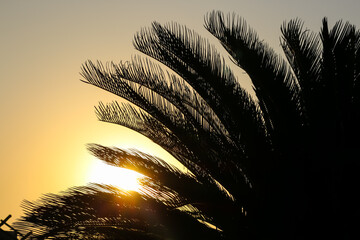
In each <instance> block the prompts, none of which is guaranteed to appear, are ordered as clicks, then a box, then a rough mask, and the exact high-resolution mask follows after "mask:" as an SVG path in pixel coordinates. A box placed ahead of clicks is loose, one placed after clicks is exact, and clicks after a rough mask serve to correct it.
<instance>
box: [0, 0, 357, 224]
mask: <svg viewBox="0 0 360 240" xmlns="http://www.w3.org/2000/svg"><path fill="white" fill-rule="evenodd" d="M359 9H360V1H358V0H341V1H340V0H303V1H294V0H191V1H190V0H178V1H173V0H152V1H149V0H134V1H122V0H57V1H55V0H23V1H19V0H0V81H1V85H0V110H1V115H0V219H4V218H5V217H6V216H7V215H8V214H12V216H13V217H12V218H11V221H10V222H12V221H14V220H15V219H16V218H18V217H20V216H21V214H22V210H21V208H20V204H21V202H22V200H23V199H27V200H31V201H34V200H36V199H38V198H39V197H40V196H41V195H42V194H44V193H49V192H51V193H58V192H60V191H63V190H66V189H67V188H69V187H72V186H80V185H86V184H87V182H88V181H89V172H91V171H93V169H94V166H98V165H97V164H98V161H99V160H97V159H95V158H94V157H93V156H92V155H90V154H89V153H88V152H87V150H86V144H87V143H98V144H102V145H105V146H116V147H119V148H137V149H140V150H142V151H145V152H148V153H150V154H154V155H157V156H160V157H162V158H164V159H171V157H170V156H169V154H167V153H166V152H165V151H164V150H162V149H161V148H160V147H159V146H157V145H155V144H154V143H152V142H151V141H150V140H148V139H146V138H144V137H142V136H141V135H139V134H137V133H135V132H133V131H130V130H127V129H125V128H124V127H120V126H117V125H112V124H109V123H102V122H99V121H98V120H97V119H96V116H95V114H94V106H95V105H97V104H98V102H99V101H104V102H109V101H112V100H119V98H118V97H116V96H114V95H112V94H110V93H107V92H105V91H103V90H101V89H98V88H96V87H94V86H90V85H87V84H84V83H82V82H81V81H80V79H81V76H80V74H79V72H80V67H81V64H83V63H84V62H85V61H86V60H88V59H90V60H101V61H102V62H107V61H114V62H119V61H120V60H123V61H124V60H130V59H131V56H134V55H136V54H139V53H137V52H136V50H135V49H134V48H133V46H132V40H133V35H134V34H135V33H136V32H137V31H139V30H140V29H141V28H142V27H148V26H150V24H151V22H153V21H158V22H160V23H167V22H171V21H174V22H178V23H180V24H183V25H186V26H188V27H189V28H190V29H194V30H195V31H197V32H198V33H199V34H201V35H202V36H204V37H206V38H209V39H210V40H211V41H212V42H213V43H214V44H218V43H217V42H216V41H215V40H214V38H213V37H212V36H211V35H210V34H209V33H208V32H206V30H205V29H204V28H203V24H204V15H205V14H206V13H207V12H210V11H212V10H221V11H223V12H224V13H233V12H234V13H236V14H238V15H240V16H242V17H243V18H244V19H246V21H247V22H248V24H249V25H250V26H251V27H252V28H254V29H255V30H256V31H257V32H258V34H259V36H260V38H261V39H264V40H265V41H266V42H268V43H269V45H270V46H271V47H273V48H274V49H275V51H277V52H279V53H280V52H281V49H280V46H279V38H280V26H281V24H282V23H283V22H284V21H288V20H290V19H293V18H296V17H298V18H300V19H302V20H303V21H304V22H305V26H306V27H307V28H309V29H310V30H313V31H316V32H318V31H319V30H320V26H321V19H322V18H323V17H324V16H326V17H328V19H329V22H330V24H333V23H335V21H336V20H339V19H343V20H346V21H350V22H351V23H353V24H355V25H356V26H360V15H359V14H358V11H359ZM217 46H218V47H219V48H220V46H219V45H217ZM224 56H225V57H226V55H225V54H224ZM226 58H227V57H226Z"/></svg>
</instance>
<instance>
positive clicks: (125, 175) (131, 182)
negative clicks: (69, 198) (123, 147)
mask: <svg viewBox="0 0 360 240" xmlns="http://www.w3.org/2000/svg"><path fill="white" fill-rule="evenodd" d="M141 177H143V175H141V174H140V173H137V172H135V171H132V170H128V169H125V168H119V167H114V166H110V165H108V164H106V163H104V162H102V161H100V160H96V161H95V162H94V163H93V164H92V167H91V168H90V171H89V174H88V179H87V180H88V182H91V183H102V184H108V185H113V186H115V187H118V188H121V189H123V190H126V191H139V188H140V184H139V181H138V179H139V178H141Z"/></svg>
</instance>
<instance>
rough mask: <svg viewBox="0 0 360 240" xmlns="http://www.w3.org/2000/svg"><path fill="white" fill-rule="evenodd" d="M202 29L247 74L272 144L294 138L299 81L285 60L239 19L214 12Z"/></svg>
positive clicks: (298, 115)
mask: <svg viewBox="0 0 360 240" xmlns="http://www.w3.org/2000/svg"><path fill="white" fill-rule="evenodd" d="M205 28H206V29H207V30H208V31H209V32H210V33H211V34H213V35H214V36H215V37H216V38H218V39H219V40H220V42H221V44H222V45H223V46H224V48H225V49H226V50H227V51H228V53H229V54H230V55H231V56H232V58H233V59H234V61H235V62H236V63H237V64H238V66H239V67H241V68H242V69H244V70H245V71H246V73H247V74H248V75H249V77H250V79H251V81H252V83H253V85H254V89H255V93H256V96H257V98H258V100H259V105H260V108H261V111H262V114H263V117H264V120H265V123H266V128H267V132H268V133H269V134H271V135H272V137H271V139H273V144H280V145H283V144H284V145H287V144H288V143H289V142H282V143H281V142H278V141H280V139H293V138H292V137H291V136H293V135H294V131H298V128H299V126H301V125H302V119H301V116H302V114H303V110H302V106H301V102H300V100H299V97H300V96H299V87H298V84H297V83H296V81H295V78H294V76H293V75H292V73H291V71H290V69H289V68H288V66H287V65H286V63H285V62H284V61H283V60H280V58H279V57H278V56H277V55H276V54H275V53H274V52H273V50H272V49H270V48H269V46H268V45H266V44H264V43H263V41H261V40H259V38H258V36H257V34H256V33H255V31H254V30H252V29H251V28H249V27H248V26H247V24H246V22H245V21H244V20H243V19H242V18H239V17H236V16H235V15H230V14H228V15H227V16H226V17H224V15H223V14H222V13H221V12H215V11H214V12H211V13H210V14H209V15H208V16H207V17H206V22H205ZM276 139H277V140H276Z"/></svg>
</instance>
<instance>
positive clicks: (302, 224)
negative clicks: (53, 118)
mask: <svg viewBox="0 0 360 240" xmlns="http://www.w3.org/2000/svg"><path fill="white" fill-rule="evenodd" d="M205 28H206V29H207V30H208V31H209V32H210V33H211V34H212V35H213V36H215V37H216V38H217V39H218V40H219V41H220V43H221V44H222V46H223V47H224V48H225V50H226V51H227V52H228V53H229V55H230V58H231V60H232V61H233V62H234V63H235V65H236V66H237V67H240V68H241V69H243V70H244V71H245V72H246V73H247V75H248V76H249V78H250V79H251V81H252V86H253V89H254V92H255V95H256V96H251V95H250V94H249V93H248V92H247V91H246V90H244V89H243V88H242V87H241V84H240V82H239V81H238V78H237V77H236V76H235V75H234V73H233V72H232V70H231V68H230V67H229V66H228V65H227V64H226V62H225V61H224V59H223V58H222V57H221V56H220V54H219V53H218V52H217V51H216V49H215V48H214V47H213V46H212V45H210V44H209V43H208V41H206V40H205V39H203V38H202V37H200V36H199V35H198V34H196V33H195V32H193V31H191V30H189V29H187V28H186V27H184V26H181V25H178V24H176V23H171V24H167V25H161V24H159V23H157V22H154V23H153V24H152V26H151V28H148V29H143V30H141V31H140V32H138V33H137V34H136V35H135V38H134V45H135V48H136V49H137V50H139V51H140V52H141V53H143V54H145V55H147V57H143V56H137V57H134V58H133V59H132V61H130V62H120V63H119V64H115V63H108V64H106V65H103V64H102V63H101V62H97V63H94V62H91V61H88V62H86V63H85V64H84V65H83V66H82V73H81V75H82V76H83V79H84V80H83V81H84V82H85V83H88V84H92V85H94V86H97V87H99V88H102V89H104V90H106V91H109V92H111V93H113V94H115V95H117V96H120V97H121V98H123V99H125V100H127V101H128V102H127V103H117V102H113V103H109V104H104V103H100V104H99V106H98V107H96V114H97V117H98V118H99V120H100V121H104V122H109V123H114V124H119V125H122V126H125V127H128V128H130V129H132V130H135V131H137V132H139V133H141V134H143V135H144V136H146V137H148V138H149V139H151V140H152V141H153V142H155V143H157V144H159V145H160V146H161V147H163V148H164V149H165V150H166V151H168V152H169V153H170V154H171V155H172V156H173V157H174V158H175V159H177V160H178V161H179V162H180V163H182V164H183V165H184V166H185V167H186V169H187V171H182V170H180V169H178V168H176V167H174V166H173V165H172V164H170V163H168V162H167V161H165V160H163V159H160V158H157V157H155V156H150V155H148V154H145V153H142V152H140V151H136V150H122V149H119V148H115V147H104V146H100V145H96V144H90V145H89V146H88V149H89V151H90V152H91V153H92V154H93V155H95V156H96V157H98V158H99V159H101V160H103V161H105V162H106V163H108V164H111V165H114V166H118V167H123V168H128V169H132V170H135V171H137V172H139V173H142V174H143V175H145V176H146V177H144V178H143V179H142V180H141V181H142V182H141V183H142V185H143V188H142V190H141V191H140V192H124V191H121V190H119V189H116V188H115V187H111V186H104V185H98V184H92V185H89V186H87V187H76V188H71V189H69V190H67V191H66V192H64V193H62V194H59V195H55V194H47V195H44V196H43V198H42V199H40V200H39V201H38V202H35V203H31V202H24V204H23V207H24V208H25V216H24V217H23V218H22V219H21V220H20V221H19V222H18V226H19V227H22V228H23V229H26V230H29V229H31V230H33V232H35V234H37V236H38V237H39V239H41V238H46V237H57V238H61V237H67V238H70V237H71V236H76V237H77V238H83V239H87V238H90V239H96V238H98V239H237V238H239V239H310V238H319V239H326V238H327V237H329V236H332V237H334V236H335V237H338V238H339V239H346V238H350V236H351V235H350V234H351V233H352V232H354V231H355V229H356V228H355V222H353V221H352V219H353V217H358V216H359V211H358V209H359V208H357V207H356V205H357V203H358V202H359V201H358V200H359V198H356V196H357V194H356V193H355V192H356V190H357V189H358V184H357V183H358V182H359V181H358V180H359V179H358V177H357V176H358V173H357V172H358V169H359V163H358V159H360V154H359V151H358V150H359V143H360V141H359V137H358V136H359V133H360V127H359V124H358V123H359V121H360V98H359V97H360V90H359V87H360V82H359V74H360V52H359V46H360V34H359V31H358V30H356V28H355V26H353V25H351V24H349V23H343V22H341V21H339V22H337V23H336V24H335V25H334V26H333V28H332V29H329V27H328V22H327V19H326V18H324V20H323V26H322V29H321V31H320V33H319V34H314V33H312V32H310V31H309V30H307V29H304V27H303V23H302V21H300V20H299V19H295V20H291V21H290V22H288V23H284V24H283V25H282V26H281V32H282V37H281V46H282V48H283V50H284V53H285V57H286V60H283V59H282V58H281V57H279V56H278V55H276V54H275V53H274V52H273V51H272V50H271V48H270V47H269V46H268V45H266V44H265V43H264V42H263V41H261V40H260V39H259V38H258V36H257V34H256V33H255V32H254V31H253V30H252V29H251V28H250V27H248V26H247V24H246V22H245V21H244V20H243V19H242V18H239V17H237V16H235V15H226V16H225V15H223V14H222V13H221V12H216V11H214V12H211V13H209V14H208V15H207V16H206V20H205ZM154 60H156V61H157V62H158V63H157V62H156V61H154Z"/></svg>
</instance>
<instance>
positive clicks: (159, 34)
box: [134, 23, 264, 147]
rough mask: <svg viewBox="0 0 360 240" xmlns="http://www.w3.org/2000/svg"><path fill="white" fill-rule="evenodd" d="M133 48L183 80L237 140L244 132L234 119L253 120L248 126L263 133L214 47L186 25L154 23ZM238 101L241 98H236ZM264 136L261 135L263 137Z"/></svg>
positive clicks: (246, 97) (250, 104)
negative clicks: (160, 63)
mask: <svg viewBox="0 0 360 240" xmlns="http://www.w3.org/2000/svg"><path fill="white" fill-rule="evenodd" d="M134 44H135V47H136V48H137V49H138V50H139V51H141V52H143V53H145V54H147V55H149V56H151V57H153V58H155V59H156V60H158V61H160V62H162V63H163V64H165V65H166V66H168V67H169V68H171V69H172V70H174V71H175V72H176V73H178V74H179V75H180V76H181V77H182V78H183V79H184V80H185V81H186V82H188V83H189V84H190V85H191V86H192V87H193V88H194V89H195V90H196V92H197V93H198V94H199V95H200V96H201V97H202V98H203V99H204V100H205V101H206V102H207V103H208V104H209V106H210V107H211V109H212V110H213V111H214V112H215V113H216V115H217V116H218V117H219V119H220V120H221V122H222V123H223V124H224V126H225V128H226V129H227V130H228V132H229V133H231V134H232V136H231V137H232V139H233V141H234V142H235V143H236V144H238V147H240V145H241V143H239V140H240V139H239V135H241V136H242V137H243V138H245V139H246V138H247V136H248V135H247V134H246V133H247V132H246V131H245V130H244V129H243V128H241V126H243V125H242V124H237V121H238V120H239V121H247V122H254V124H252V125H249V126H248V128H247V129H249V128H251V129H252V128H255V131H253V132H260V133H262V134H263V135H264V132H263V129H262V128H261V126H262V125H261V124H258V123H259V122H260V123H261V121H260V116H259V112H258V111H257V108H256V107H255V105H254V102H253V101H252V99H251V97H250V96H249V95H248V94H247V93H246V92H245V91H244V90H243V89H242V88H241V87H240V85H239V83H238V81H237V79H236V78H235V77H234V75H233V73H232V71H231V70H230V68H229V67H228V66H226V65H225V62H224V60H223V59H221V58H220V55H219V53H217V52H216V50H215V49H214V47H213V46H211V45H210V44H209V43H208V42H207V41H205V40H204V39H202V38H201V37H200V36H199V35H197V34H196V33H195V32H193V31H190V30H189V29H187V28H186V27H183V26H180V25H177V24H175V23H174V24H171V25H166V26H162V25H160V24H158V23H153V28H152V29H151V30H142V31H141V32H139V33H138V34H137V35H136V37H135V40H134ZM239 100H241V101H239ZM262 138H264V136H262Z"/></svg>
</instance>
